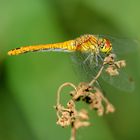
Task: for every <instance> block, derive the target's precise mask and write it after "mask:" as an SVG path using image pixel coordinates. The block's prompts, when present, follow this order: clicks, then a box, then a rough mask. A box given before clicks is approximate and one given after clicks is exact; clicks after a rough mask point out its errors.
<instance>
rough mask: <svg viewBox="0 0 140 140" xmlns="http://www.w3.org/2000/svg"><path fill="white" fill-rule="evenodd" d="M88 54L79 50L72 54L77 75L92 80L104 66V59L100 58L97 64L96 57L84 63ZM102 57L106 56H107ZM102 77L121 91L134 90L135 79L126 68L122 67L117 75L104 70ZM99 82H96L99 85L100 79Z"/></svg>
mask: <svg viewBox="0 0 140 140" xmlns="http://www.w3.org/2000/svg"><path fill="white" fill-rule="evenodd" d="M88 55H89V54H84V53H80V52H77V53H74V54H73V55H72V60H73V62H74V65H75V66H76V69H78V71H77V72H76V73H77V75H79V76H80V78H81V79H82V80H84V81H85V80H86V81H88V82H90V81H91V80H92V79H93V78H94V77H95V76H96V75H97V73H98V71H99V69H100V68H101V66H102V61H101V60H100V59H99V60H98V65H97V64H96V59H95V58H93V63H92V64H91V63H90V61H89V60H87V61H86V62H85V63H84V60H85V59H86V58H87V57H88ZM102 57H103V58H104V57H105V56H102ZM101 79H103V80H104V81H105V82H107V83H109V84H110V85H112V86H113V87H115V88H117V89H119V90H121V91H125V92H132V91H133V90H134V89H135V84H134V81H133V80H132V78H131V77H130V76H129V75H128V74H127V73H126V71H125V68H122V69H120V71H119V75H117V76H110V75H108V74H107V73H106V72H105V70H104V71H103V72H102V74H101ZM98 82H99V83H96V85H97V86H98V87H99V86H100V82H101V81H100V79H99V80H98Z"/></svg>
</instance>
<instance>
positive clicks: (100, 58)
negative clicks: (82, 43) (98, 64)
mask: <svg viewBox="0 0 140 140" xmlns="http://www.w3.org/2000/svg"><path fill="white" fill-rule="evenodd" d="M97 57H99V59H100V60H101V61H102V62H103V61H104V60H103V58H102V57H101V55H100V54H98V55H97Z"/></svg>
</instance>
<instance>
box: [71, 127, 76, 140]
mask: <svg viewBox="0 0 140 140" xmlns="http://www.w3.org/2000/svg"><path fill="white" fill-rule="evenodd" d="M70 140H76V128H75V127H74V126H73V127H72V128H71V138H70Z"/></svg>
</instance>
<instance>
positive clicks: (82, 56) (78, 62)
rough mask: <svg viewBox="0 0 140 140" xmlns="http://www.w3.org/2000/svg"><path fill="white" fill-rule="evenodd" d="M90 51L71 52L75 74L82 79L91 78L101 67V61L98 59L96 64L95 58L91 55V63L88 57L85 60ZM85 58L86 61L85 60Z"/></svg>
mask: <svg viewBox="0 0 140 140" xmlns="http://www.w3.org/2000/svg"><path fill="white" fill-rule="evenodd" d="M89 55H90V53H81V52H75V53H73V54H72V61H73V63H74V67H75V69H77V70H78V71H76V74H77V75H78V76H79V77H80V79H82V80H88V81H90V80H92V79H93V77H95V76H96V74H97V72H98V70H99V69H100V68H101V65H102V62H101V60H100V59H99V60H98V64H97V61H96V58H95V57H93V61H92V63H91V62H90V59H88V60H86V59H87V57H88V56H89ZM85 60H86V61H85Z"/></svg>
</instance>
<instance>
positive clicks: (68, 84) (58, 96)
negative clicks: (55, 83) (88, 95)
mask: <svg viewBox="0 0 140 140" xmlns="http://www.w3.org/2000/svg"><path fill="white" fill-rule="evenodd" d="M66 86H71V87H73V88H74V90H75V91H76V92H77V88H76V86H75V85H74V84H73V83H70V82H66V83H64V84H62V85H61V86H60V87H59V88H58V90H57V103H56V105H57V106H58V105H60V93H61V91H62V89H63V88H64V87H66Z"/></svg>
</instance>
